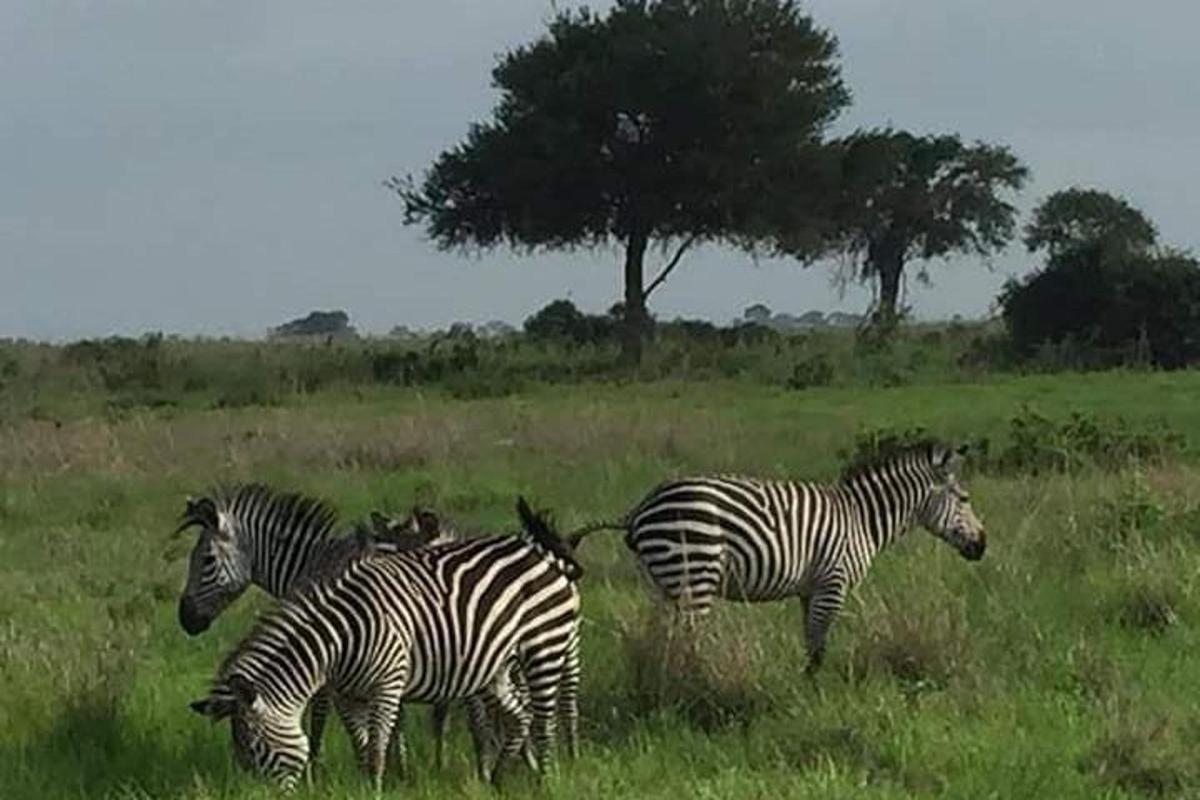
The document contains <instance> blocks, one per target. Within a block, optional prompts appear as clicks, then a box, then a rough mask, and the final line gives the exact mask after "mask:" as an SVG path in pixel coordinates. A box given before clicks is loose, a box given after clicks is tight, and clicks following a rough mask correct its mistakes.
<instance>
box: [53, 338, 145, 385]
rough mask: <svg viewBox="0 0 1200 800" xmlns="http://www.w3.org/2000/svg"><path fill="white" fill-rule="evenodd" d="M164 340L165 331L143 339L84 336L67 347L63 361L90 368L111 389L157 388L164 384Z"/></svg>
mask: <svg viewBox="0 0 1200 800" xmlns="http://www.w3.org/2000/svg"><path fill="white" fill-rule="evenodd" d="M162 342H163V337H162V334H161V333H152V334H148V335H146V336H144V337H142V338H141V339H130V338H127V337H123V336H112V337H109V338H107V339H84V340H82V341H79V342H75V343H74V344H70V345H67V346H66V347H65V348H63V350H62V360H63V361H64V362H65V363H67V364H70V365H72V366H77V367H82V368H83V369H85V370H88V371H89V372H91V373H92V374H94V375H95V377H97V378H98V379H99V380H100V382H101V383H102V384H103V385H104V388H105V389H108V390H109V391H117V390H124V389H157V388H159V387H160V386H161V385H162V367H163V364H162Z"/></svg>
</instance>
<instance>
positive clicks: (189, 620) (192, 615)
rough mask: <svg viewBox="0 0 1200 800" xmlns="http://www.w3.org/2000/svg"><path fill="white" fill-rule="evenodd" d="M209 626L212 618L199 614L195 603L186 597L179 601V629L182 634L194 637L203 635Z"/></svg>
mask: <svg viewBox="0 0 1200 800" xmlns="http://www.w3.org/2000/svg"><path fill="white" fill-rule="evenodd" d="M211 624H212V618H211V617H210V616H208V615H207V614H202V613H200V612H199V611H198V610H197V609H196V605H195V603H193V602H191V601H190V600H189V599H188V598H186V597H181V598H180V599H179V627H181V628H183V630H184V633H186V634H187V635H188V636H195V635H197V634H200V633H204V632H205V631H206V630H208V626H209V625H211Z"/></svg>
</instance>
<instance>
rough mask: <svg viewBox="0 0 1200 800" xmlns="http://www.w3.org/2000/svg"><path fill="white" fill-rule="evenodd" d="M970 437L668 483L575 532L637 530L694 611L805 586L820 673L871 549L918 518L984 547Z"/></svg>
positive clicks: (812, 656)
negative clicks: (969, 472) (967, 458)
mask: <svg viewBox="0 0 1200 800" xmlns="http://www.w3.org/2000/svg"><path fill="white" fill-rule="evenodd" d="M965 452H966V448H965V447H962V448H959V449H958V450H953V449H951V448H949V447H946V446H944V445H942V444H939V443H934V442H929V443H923V444H920V445H915V446H911V447H906V448H904V449H901V450H899V451H897V452H895V453H892V454H890V455H888V456H884V457H880V458H877V459H875V460H873V461H870V462H867V463H863V464H859V465H856V466H852V467H850V468H849V469H847V470H846V471H845V472H844V473H843V475H842V477H841V479H840V480H838V481H837V482H835V483H832V484H818V483H810V482H805V481H769V480H756V479H753V478H744V477H732V476H712V477H698V478H683V479H679V480H673V481H669V482H667V483H664V484H662V485H660V486H658V487H657V488H655V489H654V490H653V491H651V492H650V494H649V495H647V496H646V497H645V499H643V500H642V501H641V503H639V504H638V505H637V506H636V507H635V508H634V509H633V511H631V512H630V513H629V515H628V516H627V517H626V518H625V519H624V520H622V521H620V522H613V523H608V522H600V523H596V524H593V525H589V526H586V527H584V528H582V529H580V530H579V531H577V532H576V533H575V534H574V535H573V536H572V537H570V540H571V544H572V545H578V543H579V542H580V540H582V539H583V537H584V536H586V535H587V534H589V533H591V532H593V531H596V530H603V529H605V528H616V529H623V530H625V532H626V533H625V544H626V546H627V547H628V548H629V549H630V550H632V551H633V553H634V554H635V555H636V556H637V558H638V560H639V561H640V563H641V566H642V568H643V570H644V572H645V573H646V574H647V576H648V577H649V579H650V580H651V582H653V583H654V584H655V585H656V586H657V587H658V589H659V590H660V591H661V592H662V594H663V595H664V596H665V597H666V598H667V599H668V600H669V601H670V602H671V603H672V604H673V605H674V606H675V607H676V608H677V609H678V610H679V611H680V612H682V613H683V614H684V615H685V617H687V618H690V619H694V618H696V617H700V616H703V615H705V614H707V613H708V611H709V609H710V607H711V605H712V602H713V599H714V598H716V597H724V598H726V599H729V600H735V601H745V602H762V601H767V600H778V599H782V598H785V597H790V596H793V595H799V596H800V598H801V600H802V602H803V603H804V607H805V644H806V646H807V649H808V654H809V664H808V671H809V673H810V674H811V673H812V672H814V671H815V670H816V669H818V668H819V667H820V665H821V661H822V658H823V657H824V654H825V635H826V632H827V631H828V629H829V626H830V625H831V624H832V623H833V620H834V619H835V618H836V617H837V615H838V613H839V612H840V611H841V609H842V605H843V604H844V603H845V600H846V594H847V592H848V591H849V590H850V589H851V588H852V587H854V586H855V585H856V584H857V583H858V581H859V580H861V579H862V577H863V575H864V574H865V573H866V571H867V568H868V567H869V566H870V564H871V560H872V559H873V558H874V557H875V555H876V554H877V553H878V552H879V551H880V550H882V549H883V548H884V547H885V546H886V545H887V544H888V543H889V542H891V541H893V540H895V539H897V538H898V537H899V536H901V535H902V534H903V533H904V532H906V531H907V530H908V529H909V528H910V527H912V526H913V525H914V524H920V525H922V526H924V527H925V528H927V529H928V530H929V531H930V532H931V533H933V534H934V535H936V536H938V537H939V538H941V539H943V540H945V541H946V542H948V543H950V544H952V545H954V547H956V548H957V549H958V551H959V552H960V553H961V554H962V555H963V557H964V558H967V559H969V560H971V561H976V560H978V559H980V558H982V557H983V552H984V549H985V547H986V537H985V533H984V528H983V523H982V522H980V520H979V518H978V517H977V516H976V515H975V512H974V510H973V509H972V508H971V504H970V500H969V497H968V495H967V492H966V490H965V489H964V488H963V487H962V484H961V483H960V482H959V478H958V474H959V469H960V467H961V464H962V459H963V455H964V454H965Z"/></svg>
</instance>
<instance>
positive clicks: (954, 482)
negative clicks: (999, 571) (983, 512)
mask: <svg viewBox="0 0 1200 800" xmlns="http://www.w3.org/2000/svg"><path fill="white" fill-rule="evenodd" d="M966 452H967V447H966V445H963V446H962V447H959V448H958V449H951V448H947V447H940V446H939V447H934V448H933V450H932V452H931V461H932V466H933V476H934V485H933V488H932V490H931V491H930V492H929V494H928V495H927V496H926V497H925V500H924V502H923V503H922V504H921V506H920V507H919V508H918V509H917V521H918V522H920V523H921V525H923V526H924V527H925V528H926V529H927V530H929V532H930V533H932V534H933V535H935V536H937V537H938V538H940V539H942V540H944V541H946V542H948V543H949V544H952V545H954V547H955V548H956V549H957V550H958V552H959V553H961V554H962V556H963V558H966V559H968V560H970V561H978V560H979V559H981V558H983V552H984V550H986V549H987V534H986V532H985V531H984V528H983V522H982V520H980V519H979V517H978V515H976V513H975V509H973V508H972V507H971V497H970V495H969V494H968V493H967V490H966V489H965V488H964V487H963V485H962V483H961V482H960V481H959V477H958V475H959V471H960V470H961V468H962V462H963V457H964V456H965V455H966Z"/></svg>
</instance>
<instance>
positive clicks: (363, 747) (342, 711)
mask: <svg viewBox="0 0 1200 800" xmlns="http://www.w3.org/2000/svg"><path fill="white" fill-rule="evenodd" d="M335 702H336V706H337V711H338V716H339V717H341V719H342V724H343V725H344V726H345V727H346V734H347V736H349V737H350V746H351V748H353V750H354V757H355V758H356V759H357V760H358V764H359V766H360V767H362V769H363V770H364V771H366V770H368V769H369V768H370V753H369V745H370V742H371V714H370V708H369V707H368V706H367V704H366V703H364V702H363V701H361V700H359V699H354V700H350V699H347V698H344V697H339V698H337V700H336V701H335Z"/></svg>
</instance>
